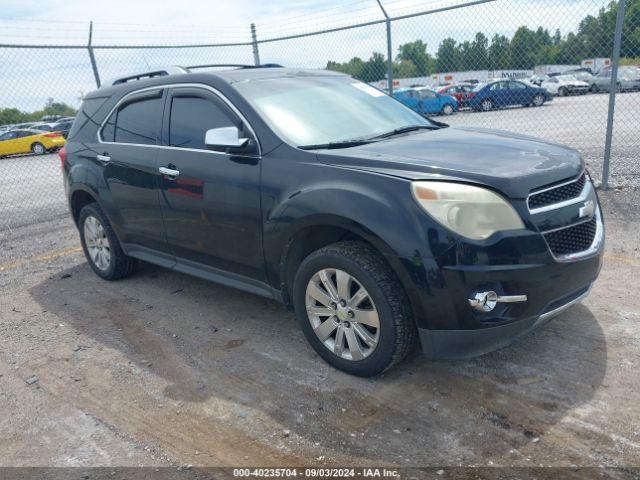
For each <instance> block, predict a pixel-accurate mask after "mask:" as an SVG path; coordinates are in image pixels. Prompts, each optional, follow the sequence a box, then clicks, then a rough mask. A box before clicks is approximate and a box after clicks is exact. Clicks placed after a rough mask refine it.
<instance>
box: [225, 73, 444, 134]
mask: <svg viewBox="0 0 640 480" xmlns="http://www.w3.org/2000/svg"><path fill="white" fill-rule="evenodd" d="M233 86H234V87H235V88H236V89H237V90H238V91H239V92H240V93H241V94H242V96H243V97H244V98H246V99H247V101H248V102H249V103H251V105H252V106H253V107H254V108H255V109H256V110H257V111H258V113H260V115H261V116H262V118H263V119H264V120H265V121H266V122H267V123H268V124H269V126H270V127H271V128H272V129H273V130H274V131H275V132H276V133H277V134H278V135H280V136H281V137H282V138H283V139H285V140H286V141H287V142H288V143H290V144H291V145H295V146H306V145H317V144H325V143H337V142H344V141H347V140H354V139H367V138H371V137H375V136H378V135H382V134H384V133H388V132H389V131H392V130H395V129H398V128H401V127H405V126H408V125H424V126H431V125H433V124H432V123H431V122H429V121H428V120H427V119H426V118H424V117H422V116H421V115H418V114H417V113H415V112H413V111H412V110H410V109H409V108H407V107H405V106H404V105H402V104H401V103H400V102H398V101H396V100H394V99H393V98H391V97H389V96H388V95H387V94H385V93H384V92H381V91H380V90H377V89H375V88H373V87H371V86H370V85H367V84H366V83H362V82H359V81H358V80H354V79H353V78H350V77H342V76H309V77H301V76H298V77H281V78H271V79H265V80H254V81H246V82H239V83H236V84H234V85H233Z"/></svg>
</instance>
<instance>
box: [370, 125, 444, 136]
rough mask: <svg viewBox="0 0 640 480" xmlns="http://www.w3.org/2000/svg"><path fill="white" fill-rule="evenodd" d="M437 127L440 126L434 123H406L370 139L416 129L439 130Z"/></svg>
mask: <svg viewBox="0 0 640 480" xmlns="http://www.w3.org/2000/svg"><path fill="white" fill-rule="evenodd" d="M439 129H440V127H438V126H436V125H407V126H406V127H400V128H396V129H395V130H391V131H390V132H387V133H382V134H380V135H376V136H375V137H371V139H376V138H387V137H393V136H394V135H400V134H401V133H408V132H414V131H416V130H439Z"/></svg>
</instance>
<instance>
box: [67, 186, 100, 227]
mask: <svg viewBox="0 0 640 480" xmlns="http://www.w3.org/2000/svg"><path fill="white" fill-rule="evenodd" d="M90 203H97V204H98V205H100V202H99V201H98V195H97V194H96V192H94V191H93V190H92V189H91V188H89V187H87V186H85V185H76V186H75V187H74V188H73V190H72V191H71V192H70V193H69V208H70V210H71V216H72V217H73V221H74V222H75V224H76V226H77V225H78V219H79V217H80V211H81V210H82V208H83V207H84V206H86V205H88V204H90ZM103 211H104V209H103Z"/></svg>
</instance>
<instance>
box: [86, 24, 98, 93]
mask: <svg viewBox="0 0 640 480" xmlns="http://www.w3.org/2000/svg"><path fill="white" fill-rule="evenodd" d="M92 41H93V22H89V42H88V43H87V51H88V52H89V60H91V68H92V69H93V76H94V78H95V79H96V86H97V87H98V88H100V74H99V73H98V64H97V63H96V56H95V55H94V54H93V46H92V44H91V42H92Z"/></svg>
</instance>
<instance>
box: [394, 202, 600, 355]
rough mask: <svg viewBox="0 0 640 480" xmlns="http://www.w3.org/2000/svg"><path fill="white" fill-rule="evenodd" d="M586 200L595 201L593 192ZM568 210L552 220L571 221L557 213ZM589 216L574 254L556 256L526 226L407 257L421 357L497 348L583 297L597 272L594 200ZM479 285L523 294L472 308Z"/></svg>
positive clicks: (483, 288) (569, 208)
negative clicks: (439, 252) (434, 255)
mask: <svg viewBox="0 0 640 480" xmlns="http://www.w3.org/2000/svg"><path fill="white" fill-rule="evenodd" d="M589 198H591V199H593V200H594V201H596V202H597V199H596V197H595V193H593V192H591V193H590V194H589ZM597 205H598V204H597V203H596V206H597ZM574 210H575V211H578V206H577V205H573V204H572V205H567V206H565V207H563V208H560V209H557V210H555V211H554V212H552V214H553V220H554V221H556V222H561V223H562V222H564V221H565V220H566V221H567V222H568V223H569V224H573V222H574V221H575V219H574V218H572V217H567V218H566V219H564V217H563V216H562V214H561V212H572V211H574ZM559 212H560V213H559ZM538 216H542V214H540V215H538ZM594 217H595V219H596V225H597V228H596V233H595V235H594V238H593V241H592V243H591V245H590V247H589V248H587V249H586V250H582V251H580V252H579V253H576V254H569V255H562V256H555V255H554V254H553V253H552V251H551V248H550V247H549V246H548V245H547V243H546V240H545V239H544V236H543V235H541V234H540V233H535V232H532V231H530V232H523V233H522V234H516V233H511V234H509V233H507V234H505V235H504V236H503V237H502V238H498V239H495V240H493V241H491V242H488V243H487V244H485V245H471V244H468V243H466V244H462V245H457V246H456V247H455V248H452V249H451V250H450V251H448V252H447V254H445V255H443V256H442V257H441V258H439V259H438V260H435V259H424V258H418V257H414V258H413V259H411V261H409V259H405V268H407V269H408V270H409V271H410V272H411V274H410V276H411V278H412V281H411V284H412V285H413V287H414V288H411V289H409V297H410V299H411V302H412V305H413V309H414V314H415V316H416V319H417V326H418V331H419V336H420V340H421V343H422V348H423V351H424V353H425V354H426V356H427V357H429V358H437V359H464V358H470V357H475V356H478V355H482V354H484V353H487V352H490V351H493V350H496V349H498V348H501V347H503V346H505V345H508V344H509V343H511V342H512V341H514V340H515V339H517V338H519V337H520V336H522V335H524V334H526V333H528V332H529V331H531V330H532V329H534V328H536V327H538V326H539V325H541V324H542V323H544V322H545V321H547V320H548V319H550V318H552V317H553V316H555V315H557V314H559V313H561V312H562V311H564V309H566V308H568V307H569V306H571V305H573V304H574V303H576V302H578V301H580V300H581V299H582V298H584V297H585V296H586V295H587V293H588V291H589V289H590V287H591V285H592V284H593V282H594V281H595V280H596V278H597V276H598V274H599V272H600V268H601V266H602V256H603V251H604V224H603V221H602V214H601V211H600V208H599V206H597V207H596V213H595V214H594ZM539 221H540V222H544V220H543V219H539ZM541 224H543V225H546V224H545V223H541ZM556 226H557V225H556ZM485 291H495V292H497V294H498V295H500V296H523V295H526V301H520V302H519V303H503V304H498V305H497V306H496V307H495V309H494V310H492V311H489V312H482V311H478V310H476V309H474V308H472V307H471V306H470V304H469V299H470V298H473V296H474V293H477V292H485Z"/></svg>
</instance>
